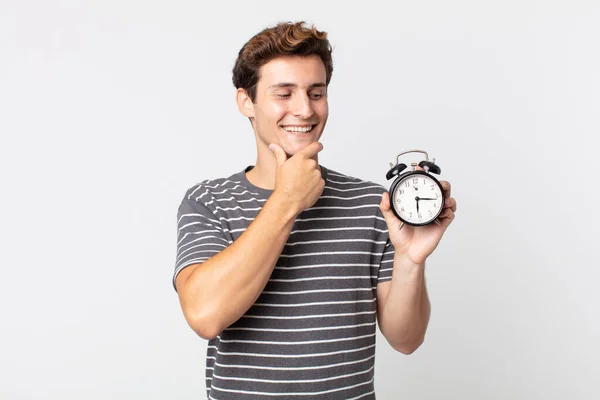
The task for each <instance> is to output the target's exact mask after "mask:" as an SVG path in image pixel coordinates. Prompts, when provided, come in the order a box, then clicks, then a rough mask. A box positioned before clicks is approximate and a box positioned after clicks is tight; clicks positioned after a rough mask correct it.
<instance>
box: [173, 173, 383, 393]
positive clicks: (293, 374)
mask: <svg viewBox="0 0 600 400" xmlns="http://www.w3.org/2000/svg"><path fill="white" fill-rule="evenodd" d="M251 168H252V167H251V166H250V167H248V168H246V169H245V170H243V171H240V172H238V173H236V174H234V175H232V176H230V177H228V178H220V179H214V180H207V181H203V182H201V183H199V184H197V185H195V186H193V187H191V188H190V189H189V190H188V191H187V192H186V195H185V197H184V198H183V200H182V202H181V205H180V207H179V210H178V215H177V225H178V239H177V260H176V266H175V274H174V277H173V284H174V282H175V278H176V276H177V274H178V273H179V272H180V271H181V270H182V269H183V268H185V267H186V266H189V265H191V264H197V263H202V262H203V261H206V260H207V259H208V258H210V257H211V256H213V255H215V254H217V253H218V252H220V251H221V250H223V249H224V248H226V247H227V246H228V245H230V244H231V243H233V241H235V240H236V239H237V238H238V237H240V235H242V234H243V233H244V231H245V230H246V228H247V227H248V225H249V224H250V223H251V222H252V221H253V220H254V218H255V217H256V215H257V214H258V213H259V212H260V210H261V208H262V206H263V205H264V203H265V201H267V199H268V198H269V196H270V195H271V193H272V192H273V191H272V190H265V189H262V188H259V187H256V186H254V185H252V184H251V183H250V182H249V181H248V179H247V178H246V174H245V172H247V171H249V170H250V169H251ZM321 171H322V176H323V179H324V180H325V188H324V190H323V193H322V195H321V197H320V198H319V199H318V201H317V202H316V203H315V204H314V205H313V206H312V207H311V208H309V209H307V210H305V211H304V212H302V213H301V214H299V215H298V217H297V218H296V220H295V222H294V225H293V228H292V231H291V233H290V235H289V238H288V240H287V243H286V244H285V246H284V248H283V250H282V253H281V256H280V257H279V259H278V261H277V263H276V266H275V269H274V270H273V273H272V275H271V277H270V279H269V282H268V283H267V285H266V287H265V288H264V290H263V292H262V294H261V295H260V297H259V298H258V299H257V301H256V302H255V303H254V305H253V306H252V307H251V308H250V309H249V310H248V311H247V312H246V313H245V314H244V315H243V316H242V317H241V318H240V319H239V320H237V321H236V322H235V323H233V324H232V325H231V326H229V327H228V328H226V329H225V330H223V331H222V332H221V333H220V334H219V335H218V336H217V337H216V338H215V339H212V340H210V341H209V343H208V350H207V355H206V388H207V396H208V398H209V399H214V400H226V399H236V400H243V399H253V400H256V399H269V398H271V399H275V398H277V399H287V400H297V399H298V400H299V399H302V400H306V399H374V398H375V389H374V382H373V377H374V366H375V332H376V311H377V308H376V301H375V300H376V288H377V283H378V282H384V281H388V280H390V279H391V278H392V264H393V256H394V248H393V246H392V245H391V243H390V242H389V240H388V231H387V225H386V223H385V220H384V219H383V216H382V214H381V211H380V210H379V203H380V201H381V195H382V194H383V192H384V190H385V189H384V188H383V187H382V186H381V185H377V184H375V183H373V182H368V181H363V180H360V179H356V178H352V177H349V176H346V175H343V174H340V173H338V172H335V171H333V170H329V169H326V168H325V167H323V166H321Z"/></svg>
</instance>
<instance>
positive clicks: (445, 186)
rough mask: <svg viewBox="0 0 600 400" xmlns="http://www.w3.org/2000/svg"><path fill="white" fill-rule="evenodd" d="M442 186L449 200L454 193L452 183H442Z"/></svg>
mask: <svg viewBox="0 0 600 400" xmlns="http://www.w3.org/2000/svg"><path fill="white" fill-rule="evenodd" d="M440 185H442V189H444V196H446V198H449V197H450V194H451V192H452V188H451V186H450V182H448V181H440Z"/></svg>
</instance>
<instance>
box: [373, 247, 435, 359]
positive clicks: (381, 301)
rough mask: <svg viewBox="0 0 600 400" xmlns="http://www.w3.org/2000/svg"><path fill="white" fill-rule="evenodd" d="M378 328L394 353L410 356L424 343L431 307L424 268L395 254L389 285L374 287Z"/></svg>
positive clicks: (385, 283) (384, 283) (422, 265)
mask: <svg viewBox="0 0 600 400" xmlns="http://www.w3.org/2000/svg"><path fill="white" fill-rule="evenodd" d="M377 309H378V311H377V316H378V319H379V329H380V330H381V332H382V333H383V335H384V336H385V338H386V339H387V341H388V342H389V343H390V345H391V346H392V347H393V348H394V349H395V350H397V351H400V352H402V353H404V354H411V353H412V352H414V351H415V350H416V349H417V348H419V346H420V345H421V344H422V343H423V341H424V339H425V333H426V331H427V325H428V324H429V317H430V313H431V304H430V302H429V297H428V295H427V286H426V282H425V265H424V264H414V263H412V262H411V261H410V260H408V259H407V258H406V257H405V256H403V255H402V254H398V253H396V254H395V255H394V271H393V273H392V280H391V282H383V283H380V284H378V285H377Z"/></svg>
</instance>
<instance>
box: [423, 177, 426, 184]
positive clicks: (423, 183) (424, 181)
mask: <svg viewBox="0 0 600 400" xmlns="http://www.w3.org/2000/svg"><path fill="white" fill-rule="evenodd" d="M425 185H427V182H425V178H423V186H425Z"/></svg>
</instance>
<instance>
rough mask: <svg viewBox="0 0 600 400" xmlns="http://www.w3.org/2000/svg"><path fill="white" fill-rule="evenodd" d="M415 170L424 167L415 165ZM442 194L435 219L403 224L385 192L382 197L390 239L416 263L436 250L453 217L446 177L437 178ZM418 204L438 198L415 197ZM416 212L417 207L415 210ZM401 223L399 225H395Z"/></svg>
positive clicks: (396, 248) (422, 260) (453, 207)
mask: <svg viewBox="0 0 600 400" xmlns="http://www.w3.org/2000/svg"><path fill="white" fill-rule="evenodd" d="M417 169H418V170H423V169H422V168H420V167H417ZM440 184H441V186H442V190H443V192H444V193H443V194H444V196H443V197H444V198H445V199H446V200H445V202H444V204H443V209H442V211H441V213H440V214H439V215H438V217H437V219H436V220H435V221H434V222H435V223H431V224H429V225H424V226H411V225H408V224H403V223H402V221H400V220H399V219H398V217H396V215H395V214H394V212H393V211H392V209H391V204H390V194H389V193H388V192H385V193H384V194H383V196H382V198H381V203H380V204H379V209H380V210H381V213H382V214H383V217H384V218H385V221H386V223H387V226H388V231H389V237H390V241H391V242H392V244H393V245H394V248H395V250H396V251H397V252H401V253H402V254H404V255H405V256H406V257H408V259H409V260H411V261H412V262H413V263H415V264H423V263H424V262H425V259H427V257H429V255H430V254H431V253H432V252H433V251H434V250H435V248H436V247H437V245H438V244H439V242H440V240H441V238H442V236H443V234H444V232H445V231H446V229H447V228H448V226H449V225H450V224H451V223H452V221H453V220H454V213H455V212H456V200H455V199H454V198H453V197H451V186H450V183H449V182H448V181H440ZM415 200H416V201H417V207H418V204H419V201H420V200H437V199H434V198H431V197H425V198H424V197H418V196H417V197H416V198H415ZM417 212H418V210H417ZM401 224H402V229H398V228H399V227H400V226H401Z"/></svg>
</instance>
